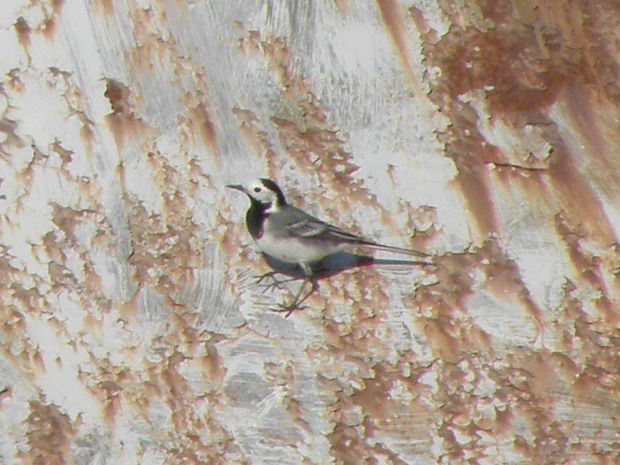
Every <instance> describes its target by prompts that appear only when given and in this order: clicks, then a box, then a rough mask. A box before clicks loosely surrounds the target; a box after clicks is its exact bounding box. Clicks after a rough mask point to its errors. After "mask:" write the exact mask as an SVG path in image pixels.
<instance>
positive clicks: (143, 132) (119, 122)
mask: <svg viewBox="0 0 620 465" xmlns="http://www.w3.org/2000/svg"><path fill="white" fill-rule="evenodd" d="M104 95H105V97H106V98H107V99H108V101H109V102H110V106H111V107H112V112H111V113H110V114H108V115H106V116H105V121H106V124H107V126H108V128H109V129H110V132H111V133H112V135H113V137H114V141H115V142H116V146H117V147H118V148H121V147H122V146H123V145H124V142H125V140H126V139H127V138H130V137H131V138H135V139H138V140H142V139H147V138H148V137H149V136H150V135H152V134H153V132H154V131H153V129H152V128H151V127H149V126H148V125H146V124H145V123H144V122H142V121H141V120H140V119H139V118H138V117H137V116H136V115H135V114H134V112H133V110H132V102H131V99H132V94H131V91H130V89H129V87H127V86H126V85H124V84H123V83H121V82H119V81H116V80H114V79H106V90H105V92H104Z"/></svg>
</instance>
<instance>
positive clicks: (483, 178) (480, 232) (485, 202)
mask: <svg viewBox="0 0 620 465" xmlns="http://www.w3.org/2000/svg"><path fill="white" fill-rule="evenodd" d="M454 161H455V163H456V165H457V170H458V172H457V175H456V178H455V179H454V181H452V183H453V184H454V185H455V187H458V189H459V190H460V191H461V192H463V198H464V200H465V203H466V205H467V208H468V210H469V211H468V213H469V214H468V217H469V218H472V219H474V221H475V222H476V226H477V233H476V234H474V238H475V239H478V240H480V239H485V238H487V237H489V236H490V235H491V234H492V233H494V232H496V231H497V230H498V225H497V217H496V214H495V205H494V204H493V201H492V198H493V196H492V189H491V186H490V185H489V178H488V175H487V173H486V170H485V169H484V167H483V166H482V164H480V163H477V162H476V161H474V160H472V159H465V160H462V159H461V158H454Z"/></svg>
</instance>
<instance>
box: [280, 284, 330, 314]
mask: <svg viewBox="0 0 620 465" xmlns="http://www.w3.org/2000/svg"><path fill="white" fill-rule="evenodd" d="M307 282H309V283H310V284H311V285H312V287H311V289H310V291H309V292H308V293H307V294H306V295H305V296H303V297H301V294H302V293H303V290H304V287H305V286H306V283H307ZM318 288H319V284H318V283H317V282H316V280H315V279H313V278H310V279H308V278H306V279H305V280H304V282H303V283H302V284H301V287H300V288H299V292H298V293H297V295H296V296H295V298H294V299H293V301H292V302H291V303H290V304H288V305H284V304H278V306H277V307H276V308H275V309H272V310H273V311H274V312H281V313H286V315H285V318H288V317H289V316H291V313H293V312H294V311H295V310H303V309H304V308H307V306H306V305H301V304H303V303H304V302H305V301H306V300H307V299H308V297H310V296H311V295H312V294H314V293H315V292H316V291H317V290H318Z"/></svg>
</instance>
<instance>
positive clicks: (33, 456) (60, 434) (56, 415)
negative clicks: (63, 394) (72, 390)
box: [17, 400, 75, 465]
mask: <svg viewBox="0 0 620 465" xmlns="http://www.w3.org/2000/svg"><path fill="white" fill-rule="evenodd" d="M28 407H29V410H30V413H29V414H28V417H26V419H25V420H24V426H25V428H26V443H27V447H28V449H27V450H22V451H20V452H18V454H17V455H18V456H19V457H20V458H21V459H22V460H23V462H21V463H24V464H26V465H42V464H46V465H64V464H66V463H70V460H71V450H70V446H71V440H72V438H73V436H74V435H75V431H74V426H73V425H72V424H71V421H70V420H69V418H68V417H67V415H65V414H64V413H62V412H61V411H60V410H59V408H58V407H57V406H55V405H47V404H44V403H42V402H40V401H38V400H31V401H29V402H28Z"/></svg>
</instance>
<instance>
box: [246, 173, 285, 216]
mask: <svg viewBox="0 0 620 465" xmlns="http://www.w3.org/2000/svg"><path fill="white" fill-rule="evenodd" d="M247 190H248V193H249V194H250V195H251V196H252V197H254V198H255V199H256V200H258V201H259V202H260V203H262V204H263V205H267V204H271V206H270V207H269V208H268V209H267V210H266V211H267V212H268V213H273V212H275V211H277V207H276V204H277V200H278V195H277V194H276V193H275V192H274V191H272V190H271V189H268V188H267V187H266V186H265V185H264V184H263V182H262V181H261V180H260V179H257V180H256V181H252V182H251V183H250V185H249V186H248V187H247Z"/></svg>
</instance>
